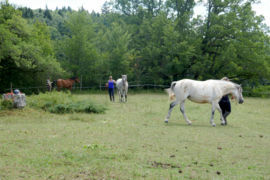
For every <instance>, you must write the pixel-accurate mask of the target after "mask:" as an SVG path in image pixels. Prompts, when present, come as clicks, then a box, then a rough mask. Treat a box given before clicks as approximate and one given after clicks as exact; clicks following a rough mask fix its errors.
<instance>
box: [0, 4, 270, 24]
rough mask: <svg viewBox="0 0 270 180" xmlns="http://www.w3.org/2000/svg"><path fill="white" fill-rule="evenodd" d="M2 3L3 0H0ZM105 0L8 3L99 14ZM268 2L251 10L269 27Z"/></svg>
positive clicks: (197, 9)
mask: <svg viewBox="0 0 270 180" xmlns="http://www.w3.org/2000/svg"><path fill="white" fill-rule="evenodd" d="M0 1H4V0H0ZM105 1H106V0H9V3H11V4H15V5H17V6H23V7H25V6H26V7H29V8H31V9H38V8H41V9H45V7H46V6H47V7H48V8H49V9H52V10H54V9H56V7H58V8H62V7H63V6H65V7H68V6H70V7H71V8H72V9H75V10H78V9H79V8H81V7H82V6H83V8H84V9H87V10H88V11H89V12H92V11H95V12H101V8H102V5H103V4H104V2H105ZM269 7H270V0H261V3H259V4H255V5H253V10H254V11H256V14H257V15H263V16H264V17H265V21H264V22H265V23H266V24H267V25H268V26H269V27H270V10H269ZM204 11H205V10H204V8H203V6H200V7H196V8H195V14H204Z"/></svg>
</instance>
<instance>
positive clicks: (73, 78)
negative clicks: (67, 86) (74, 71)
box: [69, 76, 78, 80]
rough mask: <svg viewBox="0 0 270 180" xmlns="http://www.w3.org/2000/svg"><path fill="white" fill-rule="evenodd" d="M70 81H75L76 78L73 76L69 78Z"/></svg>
mask: <svg viewBox="0 0 270 180" xmlns="http://www.w3.org/2000/svg"><path fill="white" fill-rule="evenodd" d="M69 79H70V80H76V79H78V77H76V76H73V77H71V78H69Z"/></svg>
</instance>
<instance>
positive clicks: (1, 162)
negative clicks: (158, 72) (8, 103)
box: [0, 93, 270, 180]
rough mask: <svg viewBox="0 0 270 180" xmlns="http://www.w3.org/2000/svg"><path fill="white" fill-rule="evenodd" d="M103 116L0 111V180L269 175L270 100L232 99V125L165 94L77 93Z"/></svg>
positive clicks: (198, 106) (207, 108) (203, 108)
mask: <svg viewBox="0 0 270 180" xmlns="http://www.w3.org/2000/svg"><path fill="white" fill-rule="evenodd" d="M73 96H76V98H77V99H83V100H87V99H89V100H91V101H94V102H97V103H100V104H104V105H105V106H106V107H107V108H108V109H107V110H106V112H105V114H85V113H73V114H65V115H57V114H51V113H48V112H44V111H42V110H36V109H31V108H29V107H26V108H25V109H23V110H12V111H0V179H1V180H2V179H270V118H269V117H270V109H269V107H270V99H256V98H245V103H244V104H242V105H236V104H235V103H232V113H231V115H230V116H229V117H228V123H229V124H228V126H226V127H224V126H221V125H220V120H219V113H217V112H216V114H215V123H216V124H217V127H212V126H211V125H210V123H209V119H210V114H211V112H210V105H209V104H205V105H201V104H195V103H191V102H187V103H186V113H187V116H188V117H189V119H190V120H191V121H192V123H193V124H192V125H191V126H188V125H186V123H185V121H184V119H183V117H182V114H181V113H180V111H179V106H177V107H175V109H174V111H173V112H172V116H171V119H170V121H169V123H168V124H165V123H164V119H165V116H166V115H167V112H168V107H169V101H168V96H167V95H166V94H165V93H164V94H161V93H160V94H159V93H138V94H130V95H129V97H128V102H127V103H118V102H115V103H110V102H109V100H108V97H107V94H81V95H79V94H76V95H73Z"/></svg>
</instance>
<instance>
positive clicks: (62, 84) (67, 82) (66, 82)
mask: <svg viewBox="0 0 270 180" xmlns="http://www.w3.org/2000/svg"><path fill="white" fill-rule="evenodd" d="M74 82H77V83H79V82H80V80H79V78H78V77H72V78H69V79H57V81H56V86H57V90H58V91H60V89H61V88H67V89H69V90H71V89H72V85H73V84H74Z"/></svg>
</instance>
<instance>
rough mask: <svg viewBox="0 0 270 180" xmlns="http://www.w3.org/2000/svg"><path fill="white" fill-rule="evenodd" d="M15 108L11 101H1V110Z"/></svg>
mask: <svg viewBox="0 0 270 180" xmlns="http://www.w3.org/2000/svg"><path fill="white" fill-rule="evenodd" d="M12 108H13V102H12V100H11V99H6V100H3V101H1V106H0V110H2V109H12Z"/></svg>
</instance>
